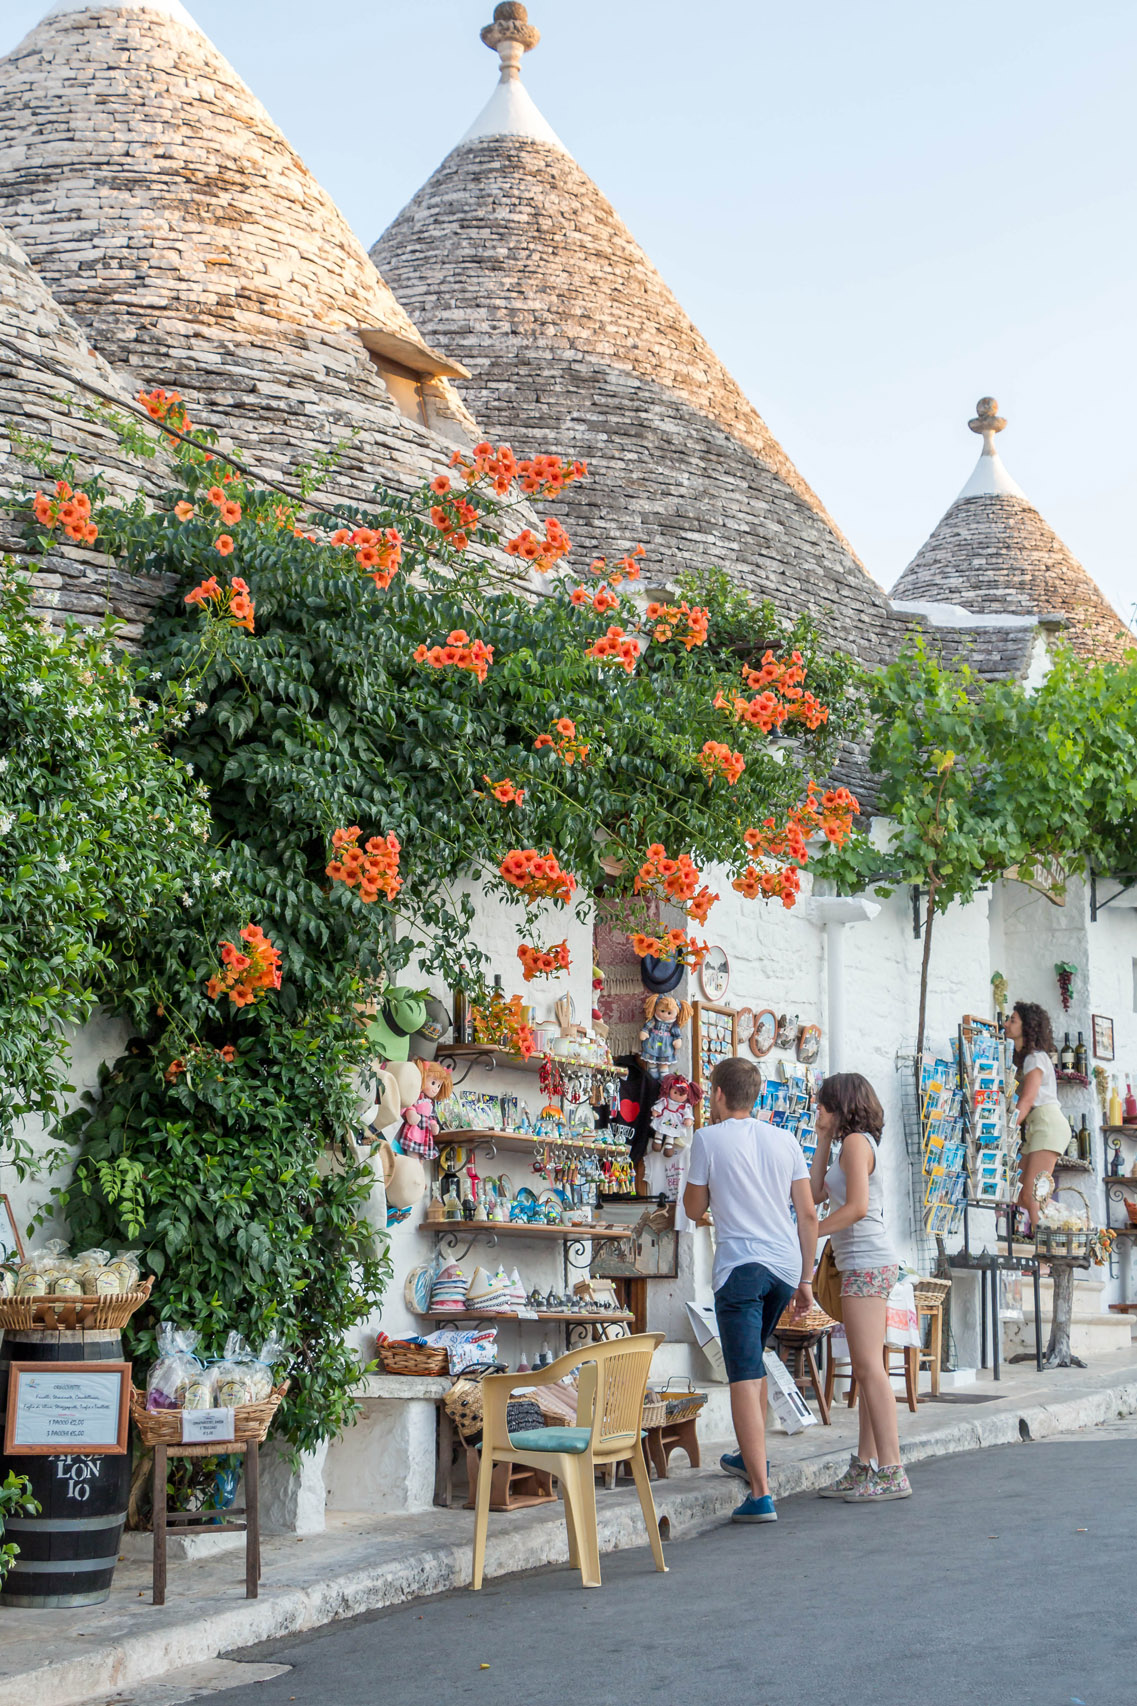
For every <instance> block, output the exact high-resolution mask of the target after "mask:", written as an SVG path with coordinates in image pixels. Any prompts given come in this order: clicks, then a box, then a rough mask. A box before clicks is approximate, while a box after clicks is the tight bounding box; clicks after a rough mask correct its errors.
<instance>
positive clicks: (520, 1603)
mask: <svg viewBox="0 0 1137 1706" xmlns="http://www.w3.org/2000/svg"><path fill="white" fill-rule="evenodd" d="M912 1479H913V1485H914V1487H915V1488H916V1496H915V1497H914V1498H912V1499H910V1500H908V1501H907V1502H906V1503H902V1504H892V1505H886V1506H882V1507H878V1508H875V1509H868V1510H866V1509H859V1508H857V1507H854V1506H848V1505H843V1504H840V1503H834V1502H832V1501H829V1500H820V1499H817V1498H816V1497H801V1498H795V1499H786V1500H783V1501H782V1503H781V1504H780V1506H779V1518H780V1520H779V1521H778V1523H777V1525H776V1526H774V1525H769V1526H746V1527H742V1526H736V1527H731V1526H729V1525H724V1526H723V1527H722V1528H719V1529H716V1530H715V1531H713V1532H712V1533H708V1534H705V1535H702V1536H700V1537H698V1538H696V1539H693V1540H686V1541H679V1542H675V1543H673V1544H671V1545H669V1546H668V1547H667V1556H668V1562H669V1565H670V1571H669V1573H668V1574H667V1575H666V1576H660V1575H657V1574H656V1573H655V1572H654V1570H653V1569H652V1566H651V1557H650V1554H649V1552H648V1550H647V1548H646V1546H645V1547H644V1548H643V1549H642V1550H641V1549H638V1548H637V1549H636V1550H634V1551H628V1552H621V1553H617V1554H614V1555H610V1556H608V1557H605V1558H604V1559H603V1560H602V1564H603V1571H604V1587H603V1588H602V1589H600V1590H592V1591H588V1592H584V1591H582V1590H581V1588H580V1586H579V1577H574V1575H573V1574H572V1573H571V1572H570V1571H569V1570H568V1569H567V1568H566V1569H551V1570H542V1571H538V1572H534V1573H532V1574H529V1575H523V1576H510V1577H505V1578H500V1579H498V1580H495V1581H492V1582H490V1583H489V1585H488V1586H487V1587H486V1588H485V1589H484V1590H483V1592H482V1593H481V1594H480V1595H476V1596H475V1595H474V1594H472V1593H469V1592H459V1593H453V1594H447V1595H444V1596H441V1597H439V1598H437V1599H432V1600H426V1601H422V1600H419V1601H416V1602H415V1603H413V1604H411V1605H407V1606H401V1607H397V1608H395V1609H392V1610H388V1611H380V1612H375V1613H372V1614H369V1615H367V1616H364V1617H360V1618H358V1619H355V1620H354V1621H353V1622H351V1623H347V1624H339V1625H336V1626H335V1627H333V1628H331V1629H328V1630H324V1631H322V1632H320V1633H318V1634H315V1635H313V1636H311V1637H306V1638H303V1639H299V1640H296V1639H288V1640H284V1641H280V1642H275V1643H272V1644H270V1645H268V1646H263V1647H259V1648H256V1649H251V1650H249V1651H248V1652H243V1653H240V1654H232V1655H230V1656H231V1657H234V1658H240V1659H253V1658H257V1659H267V1658H271V1659H272V1660H274V1661H275V1662H277V1663H280V1664H287V1665H289V1666H291V1667H292V1668H291V1669H290V1670H289V1671H288V1673H287V1674H284V1675H281V1676H279V1677H277V1678H275V1679H274V1680H272V1681H269V1682H258V1683H256V1684H253V1685H252V1686H249V1687H246V1688H240V1689H229V1690H227V1691H226V1692H224V1693H222V1694H218V1695H214V1696H212V1697H211V1698H212V1702H213V1703H214V1706H323V1703H324V1702H328V1703H331V1702H335V1706H467V1703H475V1706H482V1703H487V1706H489V1703H493V1706H565V1703H566V1702H568V1701H572V1702H577V1701H580V1702H587V1703H588V1706H641V1703H644V1702H652V1703H658V1706H972V1703H974V1706H1072V1703H1073V1706H1134V1702H1135V1701H1137V1611H1135V1608H1134V1584H1135V1577H1137V1572H1135V1568H1134V1565H1135V1563H1137V1556H1135V1549H1134V1533H1135V1530H1137V1426H1135V1425H1134V1423H1132V1422H1130V1423H1124V1424H1116V1425H1115V1426H1114V1427H1112V1428H1105V1429H1099V1430H1096V1431H1095V1432H1093V1433H1090V1434H1085V1435H1078V1436H1075V1437H1072V1438H1070V1439H1063V1440H1060V1441H1049V1442H1037V1443H1027V1444H1024V1445H1021V1446H1008V1447H1005V1448H1002V1449H998V1450H988V1451H982V1452H977V1453H975V1454H973V1455H968V1456H959V1457H950V1458H943V1459H940V1460H938V1461H933V1462H929V1463H925V1464H920V1465H917V1466H916V1468H915V1469H914V1470H913V1473H912ZM490 1520H491V1522H492V1521H495V1520H497V1521H504V1520H507V1519H505V1518H492V1517H491V1519H490ZM483 1665H487V1666H488V1667H489V1668H488V1669H482V1668H481V1667H482V1666H483Z"/></svg>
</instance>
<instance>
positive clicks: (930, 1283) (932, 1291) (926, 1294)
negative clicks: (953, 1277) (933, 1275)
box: [912, 1279, 951, 1303]
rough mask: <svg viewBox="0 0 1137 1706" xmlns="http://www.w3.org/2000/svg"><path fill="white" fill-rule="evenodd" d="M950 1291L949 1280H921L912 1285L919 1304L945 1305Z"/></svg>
mask: <svg viewBox="0 0 1137 1706" xmlns="http://www.w3.org/2000/svg"><path fill="white" fill-rule="evenodd" d="M950 1290H951V1281H950V1280H949V1279H919V1280H915V1281H914V1282H913V1285H912V1292H913V1295H914V1296H915V1299H916V1302H917V1303H943V1301H944V1299H945V1298H946V1297H947V1294H948V1292H949V1291H950Z"/></svg>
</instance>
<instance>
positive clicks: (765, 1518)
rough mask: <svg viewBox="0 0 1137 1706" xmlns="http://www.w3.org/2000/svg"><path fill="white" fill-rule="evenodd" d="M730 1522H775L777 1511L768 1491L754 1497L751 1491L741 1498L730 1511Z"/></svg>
mask: <svg viewBox="0 0 1137 1706" xmlns="http://www.w3.org/2000/svg"><path fill="white" fill-rule="evenodd" d="M730 1520H731V1522H777V1520H778V1513H777V1511H776V1510H775V1509H774V1501H773V1499H772V1498H771V1497H770V1495H769V1493H765V1494H763V1496H762V1498H760V1499H756V1498H755V1497H754V1494H753V1493H751V1495H750V1497H749V1498H748V1499H743V1501H742V1503H741V1504H740V1505H739V1506H738V1508H737V1509H736V1510H733V1511H731V1513H730Z"/></svg>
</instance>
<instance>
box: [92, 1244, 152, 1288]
mask: <svg viewBox="0 0 1137 1706" xmlns="http://www.w3.org/2000/svg"><path fill="white" fill-rule="evenodd" d="M141 1254H142V1252H141V1250H123V1251H122V1252H121V1253H120V1254H119V1255H117V1256H115V1257H114V1258H113V1260H112V1261H109V1262H108V1263H107V1265H106V1267H105V1268H103V1269H102V1271H101V1273H100V1274H99V1276H98V1280H97V1282H96V1284H97V1286H98V1290H99V1291H100V1292H102V1293H110V1294H112V1295H113V1294H114V1293H116V1292H126V1291H135V1290H137V1288H138V1282H139V1280H140V1279H141V1278H142V1264H141V1262H140V1261H139V1257H140V1256H141ZM112 1281H113V1283H112Z"/></svg>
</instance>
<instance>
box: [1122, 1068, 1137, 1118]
mask: <svg viewBox="0 0 1137 1706" xmlns="http://www.w3.org/2000/svg"><path fill="white" fill-rule="evenodd" d="M1121 1117H1122V1120H1123V1122H1124V1123H1125V1124H1126V1125H1137V1096H1135V1095H1134V1094H1133V1086H1132V1085H1131V1084H1130V1082H1129V1080H1128V1078H1127V1079H1126V1080H1125V1106H1124V1109H1123V1110H1122V1116H1121Z"/></svg>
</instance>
